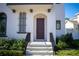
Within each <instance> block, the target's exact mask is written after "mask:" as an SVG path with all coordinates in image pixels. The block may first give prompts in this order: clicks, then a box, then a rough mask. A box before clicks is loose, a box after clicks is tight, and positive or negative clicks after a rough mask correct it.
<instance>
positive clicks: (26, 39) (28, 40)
mask: <svg viewBox="0 0 79 59" xmlns="http://www.w3.org/2000/svg"><path fill="white" fill-rule="evenodd" d="M30 39H31V33H27V35H26V38H25V51H24V53H25V55H26V49H27V45H28V43H29V42H30Z"/></svg>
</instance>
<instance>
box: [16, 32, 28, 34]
mask: <svg viewBox="0 0 79 59" xmlns="http://www.w3.org/2000/svg"><path fill="white" fill-rule="evenodd" d="M17 33H19V34H26V33H27V32H17Z"/></svg>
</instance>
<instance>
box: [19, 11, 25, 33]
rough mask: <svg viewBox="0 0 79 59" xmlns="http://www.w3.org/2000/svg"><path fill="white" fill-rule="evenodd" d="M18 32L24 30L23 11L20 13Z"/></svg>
mask: <svg viewBox="0 0 79 59" xmlns="http://www.w3.org/2000/svg"><path fill="white" fill-rule="evenodd" d="M19 32H26V13H25V12H21V13H20V19H19Z"/></svg>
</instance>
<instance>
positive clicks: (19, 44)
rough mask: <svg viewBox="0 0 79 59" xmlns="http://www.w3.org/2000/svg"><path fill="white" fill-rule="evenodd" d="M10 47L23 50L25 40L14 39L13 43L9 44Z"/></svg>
mask: <svg viewBox="0 0 79 59" xmlns="http://www.w3.org/2000/svg"><path fill="white" fill-rule="evenodd" d="M11 49H14V50H15V49H17V50H18V49H19V50H24V49H25V41H24V40H20V39H19V40H16V41H15V42H14V43H13V45H12V46H11Z"/></svg>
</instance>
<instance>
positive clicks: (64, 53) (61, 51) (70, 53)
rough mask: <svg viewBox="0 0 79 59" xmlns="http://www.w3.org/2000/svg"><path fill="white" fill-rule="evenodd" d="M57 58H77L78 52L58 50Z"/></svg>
mask: <svg viewBox="0 0 79 59" xmlns="http://www.w3.org/2000/svg"><path fill="white" fill-rule="evenodd" d="M56 55H58V56H79V50H59V51H57V52H56Z"/></svg>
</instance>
